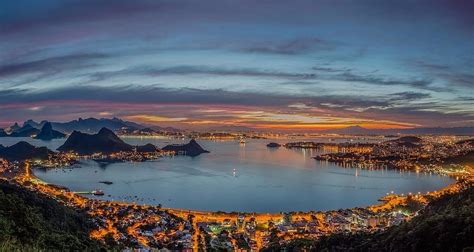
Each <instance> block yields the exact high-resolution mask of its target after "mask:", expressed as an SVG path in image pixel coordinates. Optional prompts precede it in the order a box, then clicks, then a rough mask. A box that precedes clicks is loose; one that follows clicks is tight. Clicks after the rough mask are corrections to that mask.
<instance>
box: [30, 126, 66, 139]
mask: <svg viewBox="0 0 474 252" xmlns="http://www.w3.org/2000/svg"><path fill="white" fill-rule="evenodd" d="M64 137H66V135H65V134H63V133H61V132H59V131H56V130H53V126H51V123H49V122H47V123H45V124H44V125H43V127H42V128H41V131H40V132H39V133H38V135H36V136H35V138H36V139H41V140H51V139H55V138H64Z"/></svg>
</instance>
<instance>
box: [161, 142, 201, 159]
mask: <svg viewBox="0 0 474 252" xmlns="http://www.w3.org/2000/svg"><path fill="white" fill-rule="evenodd" d="M163 150H164V151H172V152H174V153H175V154H177V155H185V156H191V157H195V156H199V155H201V154H202V153H209V151H207V150H205V149H203V148H202V147H201V145H199V144H198V143H197V142H196V140H194V139H192V140H191V141H189V143H187V144H171V145H167V146H165V147H164V148H163Z"/></svg>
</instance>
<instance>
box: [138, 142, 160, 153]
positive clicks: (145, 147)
mask: <svg viewBox="0 0 474 252" xmlns="http://www.w3.org/2000/svg"><path fill="white" fill-rule="evenodd" d="M157 151H160V149H158V147H156V146H155V145H153V144H151V143H149V144H145V145H141V146H137V152H142V153H146V152H157Z"/></svg>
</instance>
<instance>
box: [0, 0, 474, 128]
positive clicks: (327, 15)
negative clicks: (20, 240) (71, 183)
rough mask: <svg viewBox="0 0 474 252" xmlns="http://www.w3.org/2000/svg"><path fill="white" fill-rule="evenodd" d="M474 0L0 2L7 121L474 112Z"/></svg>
mask: <svg viewBox="0 0 474 252" xmlns="http://www.w3.org/2000/svg"><path fill="white" fill-rule="evenodd" d="M472 13H474V1H447V0H446V1H376V0H374V1H122V0H118V1H117V0H115V1H105V0H94V1H92V0H80V1H79V0H74V1H68V0H61V1H59V0H58V1H52V0H42V1H35V0H31V1H25V0H15V1H2V2H1V3H0V38H1V39H0V109H1V111H2V112H1V113H0V126H7V125H9V124H10V123H12V122H14V121H22V120H25V119H29V118H33V119H36V120H42V119H47V120H56V121H64V120H69V119H74V118H77V117H88V116H97V117H111V116H117V117H122V118H126V119H129V120H134V121H139V122H147V123H153V124H160V125H170V126H179V127H183V128H205V127H208V126H214V125H242V126H250V127H268V128H294V129H308V130H311V129H319V128H328V127H343V126H348V125H363V126H367V127H416V126H446V127H450V126H470V125H474V91H473V90H474V71H473V70H474V15H472Z"/></svg>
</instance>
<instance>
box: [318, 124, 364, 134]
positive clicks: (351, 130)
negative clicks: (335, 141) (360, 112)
mask: <svg viewBox="0 0 474 252" xmlns="http://www.w3.org/2000/svg"><path fill="white" fill-rule="evenodd" d="M324 132H325V133H334V134H341V135H369V134H373V133H372V132H373V130H371V129H366V128H363V127H361V126H359V125H356V126H349V127H347V128H342V129H331V130H325V131H324Z"/></svg>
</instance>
